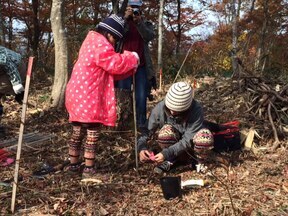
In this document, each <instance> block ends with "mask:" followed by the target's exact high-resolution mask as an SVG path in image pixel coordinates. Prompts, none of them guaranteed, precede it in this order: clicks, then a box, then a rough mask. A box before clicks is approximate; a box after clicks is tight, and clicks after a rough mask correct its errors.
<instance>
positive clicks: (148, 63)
mask: <svg viewBox="0 0 288 216" xmlns="http://www.w3.org/2000/svg"><path fill="white" fill-rule="evenodd" d="M136 27H137V29H138V32H139V33H140V35H141V37H142V38H143V40H144V58H145V68H146V71H147V79H148V80H151V79H152V78H155V70H154V68H153V64H152V59H151V54H150V50H149V42H150V41H151V40H153V39H154V38H155V32H154V26H153V24H152V22H150V21H148V20H145V19H142V20H141V22H139V24H137V25H136ZM125 34H129V25H128V24H127V23H126V24H125V30H124V37H123V38H122V39H121V40H120V41H119V42H118V43H117V45H116V51H117V52H123V43H124V40H125Z"/></svg>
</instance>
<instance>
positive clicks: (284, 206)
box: [0, 81, 288, 216]
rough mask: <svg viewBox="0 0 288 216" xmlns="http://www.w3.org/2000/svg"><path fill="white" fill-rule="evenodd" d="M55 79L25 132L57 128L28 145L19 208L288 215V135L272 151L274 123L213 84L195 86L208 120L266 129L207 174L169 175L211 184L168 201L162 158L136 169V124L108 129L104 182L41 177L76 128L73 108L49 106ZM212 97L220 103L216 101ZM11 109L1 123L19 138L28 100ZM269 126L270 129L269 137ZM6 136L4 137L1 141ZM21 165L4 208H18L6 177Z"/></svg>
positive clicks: (3, 171)
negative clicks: (252, 147)
mask: <svg viewBox="0 0 288 216" xmlns="http://www.w3.org/2000/svg"><path fill="white" fill-rule="evenodd" d="M225 82H227V83H232V82H230V81H225ZM47 84H49V82H48V83H47V82H46V83H42V84H40V85H37V86H33V84H32V86H31V91H30V95H29V104H28V110H27V118H26V124H25V134H27V133H32V132H35V133H41V134H43V137H45V135H49V134H52V135H53V138H51V139H50V141H48V142H47V141H46V142H43V143H35V146H32V147H29V148H28V147H26V148H25V145H24V146H23V150H22V154H21V160H20V169H19V176H20V177H21V178H20V179H19V181H18V187H17V196H16V205H15V215H143V216H144V215H197V216H198V215H227V216H230V215H243V216H244V215H245V216H246V215H247V216H248V215H255V216H256V215H257V216H261V215H267V216H268V215H269V216H274V215H275V216H276V215H277V216H279V215H282V216H284V215H288V157H287V136H286V140H285V139H281V144H280V145H279V147H278V148H277V149H276V150H274V151H271V150H269V149H270V147H271V146H272V144H273V135H272V136H271V134H272V132H271V129H269V125H268V126H267V125H260V126H259V125H256V123H255V121H251V120H250V119H247V117H246V116H244V115H243V113H244V112H243V109H244V108H243V109H242V110H241V107H240V108H239V107H237V108H235V103H236V105H237V106H238V105H239V104H238V102H237V98H236V97H239V95H236V96H235V97H230V98H228V99H227V100H225V103H224V100H223V101H222V99H221V98H220V99H219V95H217V94H218V93H217V91H216V90H215V89H214V86H213V85H209V84H207V85H205V88H202V89H201V88H200V89H199V90H198V91H196V93H195V98H196V99H197V100H199V101H200V102H201V103H202V104H203V107H204V110H205V111H206V112H205V113H206V116H205V117H206V118H207V119H210V120H214V121H217V122H218V123H223V122H227V121H232V120H239V121H240V122H241V128H243V129H249V128H251V127H253V128H255V129H257V132H258V133H259V134H260V136H261V134H263V136H262V139H256V138H255V143H257V149H258V150H257V152H256V153H255V152H252V151H249V150H244V149H243V150H242V151H238V152H234V153H225V154H224V155H223V157H226V158H228V159H229V161H230V164H229V166H223V165H221V164H217V166H216V167H214V168H213V170H209V172H206V173H198V172H196V170H194V169H192V168H191V167H190V166H183V167H179V168H177V169H175V170H173V171H171V172H170V173H169V174H167V175H168V176H181V179H182V180H188V179H203V180H204V181H205V185H204V186H202V187H200V186H199V187H193V188H190V189H183V190H182V196H181V197H180V198H175V199H173V200H165V199H164V198H163V194H162V190H161V187H160V179H159V176H156V175H155V174H153V172H152V170H153V166H154V165H153V164H145V165H143V164H140V165H139V170H138V173H137V172H136V170H135V154H134V145H135V137H134V132H133V131H126V132H122V133H119V132H115V131H109V130H106V131H103V133H102V135H103V136H101V139H100V141H99V145H98V147H97V153H98V154H97V158H96V164H97V168H98V170H99V173H100V174H103V175H105V176H108V177H109V178H108V179H107V181H105V182H104V183H101V184H93V183H84V182H81V176H80V175H70V174H68V173H67V172H65V169H64V170H61V169H60V170H57V171H56V172H51V173H50V174H47V175H45V176H44V177H43V178H36V177H35V176H33V175H32V174H33V172H34V171H36V170H39V169H40V168H41V167H42V166H43V164H44V163H46V164H47V163H48V164H49V165H51V166H57V165H61V164H63V162H64V161H66V160H67V159H68V155H67V152H68V148H67V144H66V142H67V140H68V138H69V133H70V129H71V128H70V125H69V123H68V115H67V113H66V112H65V111H56V110H54V109H49V101H48V100H49V93H50V92H51V89H50V88H51V87H50V86H47ZM164 92H165V91H164ZM164 92H162V93H161V92H160V93H159V94H158V96H156V99H155V101H153V102H149V110H151V107H153V105H154V104H155V103H156V102H157V101H159V100H160V99H161V98H163V96H164ZM219 100H220V101H219ZM212 101H214V102H215V103H213V104H211V102H212ZM217 101H218V102H217ZM226 102H230V103H229V104H230V105H228V103H226ZM4 108H5V115H4V117H3V119H2V121H1V124H2V125H4V126H5V127H6V129H7V131H6V132H7V136H6V138H5V140H7V139H11V138H16V139H18V133H19V125H20V117H21V106H19V105H18V104H17V103H15V102H14V101H13V99H12V97H8V98H7V100H5V103H4ZM264 128H265V131H269V130H270V132H268V133H267V134H268V135H267V136H264ZM267 128H268V129H267ZM265 134H266V132H265ZM5 140H4V139H3V138H2V139H1V138H0V148H1V142H4V141H5ZM16 143H17V142H16ZM15 155H16V151H15V150H14V151H11V155H10V157H14V158H15ZM220 156H221V155H220ZM14 169H15V165H14V164H13V165H11V166H5V167H0V183H2V184H0V214H1V215H11V211H10V206H11V197H12V187H11V186H10V185H9V184H3V182H4V183H5V182H6V183H7V182H8V183H9V180H11V179H13V175H14Z"/></svg>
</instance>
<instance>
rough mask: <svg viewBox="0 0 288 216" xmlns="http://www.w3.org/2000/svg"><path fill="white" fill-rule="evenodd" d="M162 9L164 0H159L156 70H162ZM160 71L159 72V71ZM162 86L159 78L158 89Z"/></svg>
mask: <svg viewBox="0 0 288 216" xmlns="http://www.w3.org/2000/svg"><path fill="white" fill-rule="evenodd" d="M163 9H164V0H160V8H159V18H158V23H159V27H158V68H157V69H158V71H159V72H160V71H161V70H162V43H163V29H162V28H163ZM160 73H161V72H160ZM161 88H162V80H161V79H160V80H159V89H161Z"/></svg>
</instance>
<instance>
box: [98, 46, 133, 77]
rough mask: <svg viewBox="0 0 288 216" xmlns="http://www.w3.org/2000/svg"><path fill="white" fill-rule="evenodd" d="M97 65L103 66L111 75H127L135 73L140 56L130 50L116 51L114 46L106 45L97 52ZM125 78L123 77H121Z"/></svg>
mask: <svg viewBox="0 0 288 216" xmlns="http://www.w3.org/2000/svg"><path fill="white" fill-rule="evenodd" d="M95 60H96V65H97V66H99V67H101V68H103V70H105V71H107V72H108V73H109V74H111V75H114V76H115V75H117V76H116V77H118V79H119V78H121V76H118V75H126V77H128V76H130V75H132V74H133V73H135V71H136V70H135V69H136V68H137V67H138V58H137V57H136V56H135V54H133V53H132V52H129V51H124V52H123V53H116V52H115V51H114V48H113V47H112V46H104V47H102V48H101V50H99V52H98V54H96V59H95ZM121 79H123V78H121Z"/></svg>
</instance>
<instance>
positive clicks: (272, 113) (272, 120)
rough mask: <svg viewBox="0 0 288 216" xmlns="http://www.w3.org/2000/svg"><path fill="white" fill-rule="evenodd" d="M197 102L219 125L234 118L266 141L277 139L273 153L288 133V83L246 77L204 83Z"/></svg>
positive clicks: (209, 117)
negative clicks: (199, 102)
mask: <svg viewBox="0 0 288 216" xmlns="http://www.w3.org/2000/svg"><path fill="white" fill-rule="evenodd" d="M197 91H198V92H197V93H196V99H198V100H200V101H201V103H202V104H203V105H204V110H205V113H206V118H208V119H209V120H214V121H216V122H217V123H223V122H227V121H231V120H234V119H239V120H241V123H242V126H246V127H248V128H249V127H253V128H256V129H257V130H258V131H261V132H262V134H263V136H261V137H262V138H266V139H267V138H272V137H273V138H274V144H273V146H272V150H274V149H276V148H278V147H279V145H280V144H281V141H282V140H283V141H284V140H285V138H286V137H287V134H288V106H287V105H288V84H285V85H284V84H283V83H281V82H280V81H272V80H269V81H267V80H264V79H263V78H258V77H253V78H251V77H249V78H248V77H245V78H241V79H239V80H233V79H230V78H216V79H214V80H213V82H210V83H209V84H207V83H206V84H205V83H202V85H201V88H200V89H198V90H197Z"/></svg>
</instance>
